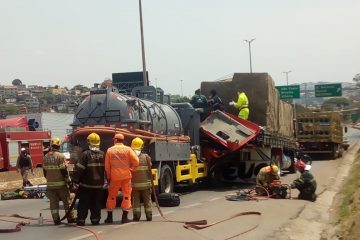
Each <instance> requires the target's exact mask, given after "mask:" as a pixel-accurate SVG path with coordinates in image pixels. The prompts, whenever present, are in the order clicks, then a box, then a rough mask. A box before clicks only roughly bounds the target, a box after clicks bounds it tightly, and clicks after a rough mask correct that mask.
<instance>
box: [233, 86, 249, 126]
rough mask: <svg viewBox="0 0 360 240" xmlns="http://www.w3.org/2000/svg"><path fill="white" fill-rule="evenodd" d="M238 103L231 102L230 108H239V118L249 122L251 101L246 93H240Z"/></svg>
mask: <svg viewBox="0 0 360 240" xmlns="http://www.w3.org/2000/svg"><path fill="white" fill-rule="evenodd" d="M237 94H238V99H237V102H234V101H231V102H229V105H230V106H234V107H236V108H238V109H239V110H240V111H239V114H238V117H239V118H242V119H245V120H247V119H248V118H249V113H250V111H249V100H248V98H247V96H246V94H245V93H244V92H238V93H237Z"/></svg>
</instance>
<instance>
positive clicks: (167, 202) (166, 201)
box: [158, 193, 180, 207]
mask: <svg viewBox="0 0 360 240" xmlns="http://www.w3.org/2000/svg"><path fill="white" fill-rule="evenodd" d="M158 201H159V205H160V207H177V206H179V205H180V196H179V195H178V194H176V193H161V194H159V196H158Z"/></svg>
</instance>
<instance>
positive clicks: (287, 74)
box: [282, 70, 291, 86]
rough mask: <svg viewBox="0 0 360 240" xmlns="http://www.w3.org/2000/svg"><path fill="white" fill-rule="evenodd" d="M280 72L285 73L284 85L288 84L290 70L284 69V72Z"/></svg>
mask: <svg viewBox="0 0 360 240" xmlns="http://www.w3.org/2000/svg"><path fill="white" fill-rule="evenodd" d="M282 73H285V74H286V86H288V85H289V73H291V70H289V71H286V72H282Z"/></svg>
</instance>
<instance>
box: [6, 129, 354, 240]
mask: <svg viewBox="0 0 360 240" xmlns="http://www.w3.org/2000/svg"><path fill="white" fill-rule="evenodd" d="M349 134H351V136H350V137H348V138H349V139H354V140H356V139H360V131H352V130H351V131H350V133H349ZM341 161H342V159H337V160H331V161H327V160H322V161H314V162H313V167H312V172H313V174H314V175H315V178H316V180H317V182H318V189H317V193H318V194H319V198H322V197H323V196H322V194H321V193H322V192H324V191H325V189H326V188H329V187H330V185H331V184H332V183H333V182H334V176H335V175H336V171H337V168H338V166H339V164H341V163H342V162H341ZM296 177H297V174H289V175H287V176H283V177H282V179H281V180H282V181H283V182H284V183H290V182H291V181H292V180H293V179H295V178H296ZM240 187H249V186H244V185H242V186H233V187H230V188H227V189H207V188H204V187H198V188H196V189H189V190H190V191H189V192H187V193H186V194H183V195H182V196H181V204H180V206H179V207H174V208H163V209H162V210H163V212H164V213H165V215H166V217H167V218H169V219H173V220H184V221H192V220H200V219H206V220H207V221H208V222H209V223H212V222H216V221H219V220H221V219H224V218H227V217H229V216H231V215H233V214H235V213H239V212H243V211H259V212H261V213H262V215H261V216H242V217H237V218H234V219H232V220H229V221H226V222H224V223H221V224H218V225H216V226H213V227H209V228H207V229H203V230H188V229H185V228H184V227H183V225H182V224H179V223H169V222H164V221H163V220H162V219H161V217H160V216H159V214H158V212H157V210H156V208H155V207H154V213H153V214H154V219H153V221H152V222H146V221H140V222H137V223H129V224H125V225H121V224H120V218H121V210H120V209H117V210H116V211H115V213H114V220H115V223H114V224H112V225H100V226H96V227H93V226H91V225H89V226H88V227H89V228H91V229H94V230H96V231H98V232H99V233H100V237H101V239H119V238H120V239H227V238H230V237H232V236H236V235H238V234H240V233H242V232H245V231H247V230H249V229H251V228H253V227H255V226H257V225H258V227H257V228H256V229H255V230H251V231H249V232H247V233H245V234H242V235H240V236H237V237H235V238H233V239H274V236H275V235H276V233H277V231H278V230H279V229H280V228H284V226H286V225H287V223H288V222H289V221H290V220H291V219H294V218H296V217H297V216H298V215H299V214H300V213H301V211H302V210H303V209H304V208H305V207H306V206H307V205H309V204H310V205H311V204H314V203H312V202H307V201H303V200H297V199H292V200H289V199H281V200H277V199H269V200H262V201H227V200H226V199H225V195H226V194H229V193H233V192H235V191H236V190H237V189H239V188H240ZM292 195H293V196H294V197H296V196H297V192H296V191H295V190H294V191H292ZM324 197H325V196H324ZM14 213H18V214H21V215H24V216H31V217H38V216H39V213H42V215H43V216H44V218H46V219H50V210H49V202H48V200H47V199H39V200H32V199H29V200H12V201H0V214H14ZM62 214H63V213H62ZM143 215H144V214H143ZM105 216H106V213H105V211H103V213H102V217H103V218H105ZM130 217H131V216H130ZM143 218H144V216H143ZM2 219H4V218H2ZM6 219H9V220H14V219H11V218H6ZM15 220H17V219H15ZM102 221H103V219H102ZM8 227H9V228H10V227H14V224H13V223H6V222H2V221H0V228H8ZM304 231H305V229H304ZM289 234H291V233H289ZM0 239H4V240H5V239H6V240H17V239H26V240H32V239H36V240H38V239H51V240H61V239H70V240H80V239H95V237H94V236H93V235H92V234H91V233H89V232H87V231H85V230H83V229H79V228H75V227H68V226H64V225H63V226H53V225H52V223H51V222H50V223H44V225H43V226H39V225H38V224H37V221H31V224H30V225H27V226H25V227H22V230H21V231H20V232H16V233H8V234H0Z"/></svg>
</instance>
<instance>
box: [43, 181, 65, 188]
mask: <svg viewBox="0 0 360 240" xmlns="http://www.w3.org/2000/svg"><path fill="white" fill-rule="evenodd" d="M46 185H47V186H49V187H61V186H65V185H66V183H65V181H59V182H47V183H46Z"/></svg>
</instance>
